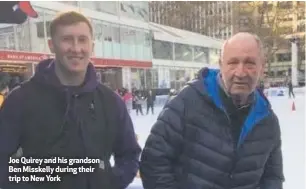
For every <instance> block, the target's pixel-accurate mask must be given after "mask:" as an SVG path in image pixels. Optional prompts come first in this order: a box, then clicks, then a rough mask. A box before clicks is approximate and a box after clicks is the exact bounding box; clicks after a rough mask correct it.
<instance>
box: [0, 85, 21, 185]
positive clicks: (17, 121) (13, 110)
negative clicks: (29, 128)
mask: <svg viewBox="0 0 306 189" xmlns="http://www.w3.org/2000/svg"><path fill="white" fill-rule="evenodd" d="M19 93H20V89H16V90H14V91H13V92H12V93H11V94H10V95H9V96H8V97H7V98H6V100H5V101H4V103H3V106H2V107H1V109H0V188H1V187H4V185H5V184H7V181H8V179H7V178H8V175H9V173H8V160H9V157H10V156H11V155H13V153H15V152H16V151H17V149H18V147H19V141H20V136H21V125H22V124H21V110H20V107H21V97H20V94H19Z"/></svg>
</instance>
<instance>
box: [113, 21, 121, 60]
mask: <svg viewBox="0 0 306 189" xmlns="http://www.w3.org/2000/svg"><path fill="white" fill-rule="evenodd" d="M112 34H113V53H114V54H113V57H114V58H118V59H120V58H121V44H120V41H121V39H120V27H119V25H116V24H112Z"/></svg>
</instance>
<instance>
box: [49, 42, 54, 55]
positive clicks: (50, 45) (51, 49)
mask: <svg viewBox="0 0 306 189" xmlns="http://www.w3.org/2000/svg"><path fill="white" fill-rule="evenodd" d="M48 46H49V49H50V51H51V53H54V45H53V42H52V39H48Z"/></svg>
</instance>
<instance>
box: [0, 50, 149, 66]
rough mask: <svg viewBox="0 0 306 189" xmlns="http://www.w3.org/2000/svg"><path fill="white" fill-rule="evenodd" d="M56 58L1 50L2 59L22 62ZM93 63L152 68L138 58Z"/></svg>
mask: <svg viewBox="0 0 306 189" xmlns="http://www.w3.org/2000/svg"><path fill="white" fill-rule="evenodd" d="M48 58H54V55H53V54H44V53H32V52H20V51H1V50H0V62H1V61H20V62H34V63H37V62H40V61H42V60H45V59H48ZM91 60H92V62H93V64H94V65H95V66H97V67H135V68H151V67H152V62H150V61H137V60H120V59H106V58H94V57H93V58H91Z"/></svg>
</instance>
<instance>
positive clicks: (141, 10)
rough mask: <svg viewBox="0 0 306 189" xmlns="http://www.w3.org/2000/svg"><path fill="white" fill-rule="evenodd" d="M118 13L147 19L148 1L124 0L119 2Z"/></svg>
mask: <svg viewBox="0 0 306 189" xmlns="http://www.w3.org/2000/svg"><path fill="white" fill-rule="evenodd" d="M120 14H121V15H123V16H127V17H130V18H134V19H138V20H144V21H148V20H149V2H147V1H143V2H141V1H124V2H121V3H120Z"/></svg>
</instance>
